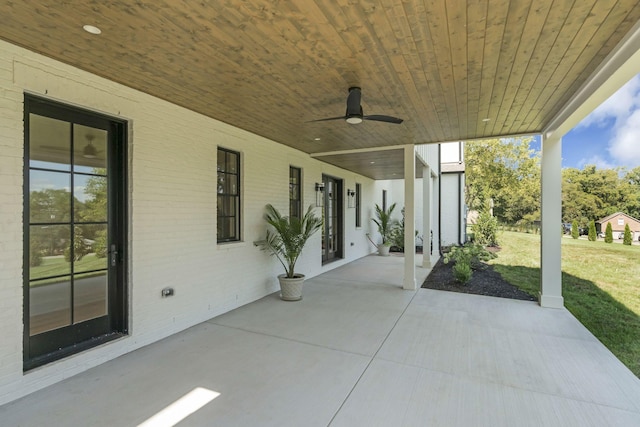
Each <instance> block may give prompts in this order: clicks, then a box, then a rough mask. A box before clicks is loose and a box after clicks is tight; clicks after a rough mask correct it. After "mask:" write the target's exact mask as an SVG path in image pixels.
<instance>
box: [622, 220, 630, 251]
mask: <svg viewBox="0 0 640 427" xmlns="http://www.w3.org/2000/svg"><path fill="white" fill-rule="evenodd" d="M622 244H623V245H628V246H631V229H630V228H629V224H625V226H624V240H623V241H622Z"/></svg>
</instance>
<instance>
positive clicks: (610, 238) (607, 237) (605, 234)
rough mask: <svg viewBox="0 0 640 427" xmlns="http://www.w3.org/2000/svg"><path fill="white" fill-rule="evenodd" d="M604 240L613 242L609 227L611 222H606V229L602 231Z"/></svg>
mask: <svg viewBox="0 0 640 427" xmlns="http://www.w3.org/2000/svg"><path fill="white" fill-rule="evenodd" d="M604 242H605V243H612V242H613V229H612V228H611V223H610V222H608V223H607V230H606V231H605V232H604Z"/></svg>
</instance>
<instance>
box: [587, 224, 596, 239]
mask: <svg viewBox="0 0 640 427" xmlns="http://www.w3.org/2000/svg"><path fill="white" fill-rule="evenodd" d="M588 237H589V241H590V242H595V241H596V238H597V234H596V223H595V221H593V220H591V221H589V236H588Z"/></svg>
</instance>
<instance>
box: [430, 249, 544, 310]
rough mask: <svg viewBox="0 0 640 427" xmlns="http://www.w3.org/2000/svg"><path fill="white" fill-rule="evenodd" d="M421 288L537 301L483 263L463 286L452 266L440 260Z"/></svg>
mask: <svg viewBox="0 0 640 427" xmlns="http://www.w3.org/2000/svg"><path fill="white" fill-rule="evenodd" d="M422 287H423V288H427V289H436V290H440V291H451V292H462V293H466V294H476V295H486V296H491V297H500V298H511V299H519V300H525V301H537V298H535V297H534V296H532V295H529V294H528V293H526V292H524V291H522V290H520V289H518V288H516V287H515V286H513V285H512V284H511V283H509V282H507V281H506V280H504V279H503V278H502V276H500V274H499V273H498V272H496V271H494V270H493V267H492V266H490V265H489V264H486V263H484V262H481V263H479V264H478V265H477V266H476V268H474V270H473V275H472V276H471V280H469V281H468V282H467V283H464V284H463V283H460V282H459V281H457V280H456V279H455V277H454V275H453V264H452V263H449V264H445V263H444V262H443V261H442V258H441V259H440V260H439V261H438V262H437V263H436V265H435V266H434V267H433V269H432V270H431V273H429V276H428V277H427V279H426V280H425V281H424V283H423V284H422Z"/></svg>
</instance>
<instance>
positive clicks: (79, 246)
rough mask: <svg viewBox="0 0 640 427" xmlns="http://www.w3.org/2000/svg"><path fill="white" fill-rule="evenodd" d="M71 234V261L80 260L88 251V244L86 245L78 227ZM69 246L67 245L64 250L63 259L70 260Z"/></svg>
mask: <svg viewBox="0 0 640 427" xmlns="http://www.w3.org/2000/svg"><path fill="white" fill-rule="evenodd" d="M77 230H78V231H76V233H75V234H74V236H73V261H80V260H81V259H82V258H83V257H84V256H85V255H86V254H88V253H89V245H87V243H86V241H85V239H84V236H83V235H82V232H80V228H77ZM71 258H72V257H71V248H69V247H67V249H65V250H64V259H65V261H67V262H71V261H72V259H71Z"/></svg>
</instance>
